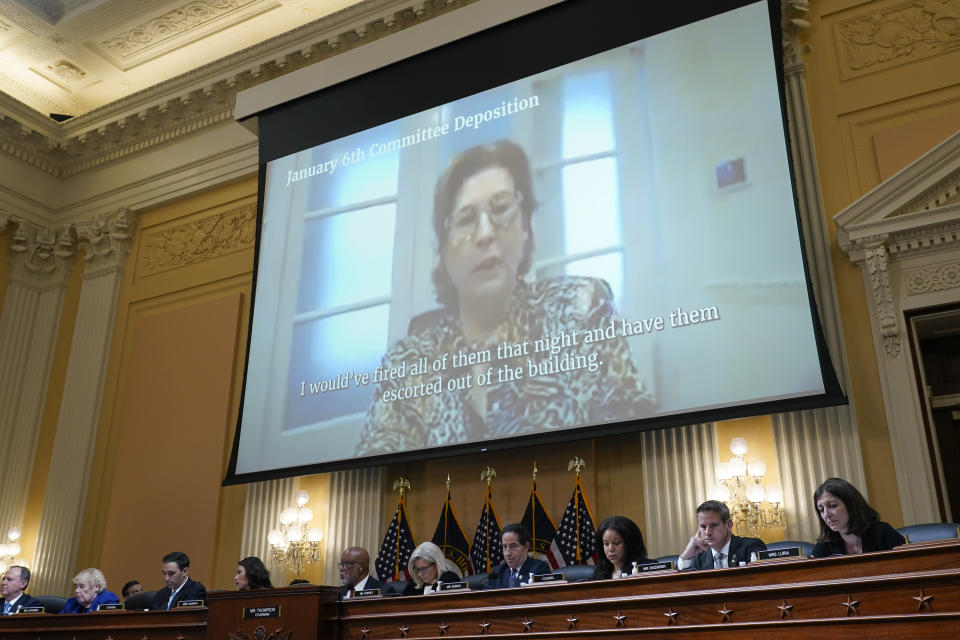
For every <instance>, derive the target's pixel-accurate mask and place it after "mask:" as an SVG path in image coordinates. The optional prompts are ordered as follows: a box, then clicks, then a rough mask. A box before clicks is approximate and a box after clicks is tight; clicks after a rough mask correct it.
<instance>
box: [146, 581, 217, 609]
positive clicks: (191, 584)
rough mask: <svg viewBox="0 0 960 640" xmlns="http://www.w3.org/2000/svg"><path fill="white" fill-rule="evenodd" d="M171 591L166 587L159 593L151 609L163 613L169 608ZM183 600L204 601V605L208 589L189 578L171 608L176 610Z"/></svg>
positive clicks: (154, 598)
mask: <svg viewBox="0 0 960 640" xmlns="http://www.w3.org/2000/svg"><path fill="white" fill-rule="evenodd" d="M170 593H171V589H170V587H164V588H163V589H160V591H157V595H155V596H154V597H153V606H152V607H150V608H151V609H153V610H154V611H158V610H159V611H162V610H164V609H166V608H167V600H169V599H170ZM181 600H203V603H204V604H206V603H207V588H206V587H204V586H203V585H202V584H200V583H199V582H197V581H196V580H191V579H190V578H187V581H186V582H185V583H184V584H183V586H182V587H180V591H178V592H177V596H176V597H175V598H174V599H173V602H171V603H170V608H171V609H175V608H176V607H177V603H178V602H180V601H181Z"/></svg>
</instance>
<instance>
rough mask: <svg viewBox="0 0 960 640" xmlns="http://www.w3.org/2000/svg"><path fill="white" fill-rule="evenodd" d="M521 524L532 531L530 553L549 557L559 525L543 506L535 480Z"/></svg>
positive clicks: (545, 557) (541, 557)
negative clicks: (551, 544) (548, 553)
mask: <svg viewBox="0 0 960 640" xmlns="http://www.w3.org/2000/svg"><path fill="white" fill-rule="evenodd" d="M520 524H522V525H523V526H524V527H526V529H527V531H529V532H530V555H532V556H534V557H535V558H539V559H541V560H546V559H547V552H548V551H549V550H550V543H551V542H552V541H553V538H554V537H555V536H556V535H557V526H556V525H555V524H553V520H552V519H551V518H550V516H549V515H548V514H547V510H546V509H544V508H543V500H541V499H540V493H539V492H538V491H537V482H536V480H534V481H533V488H532V489H531V490H530V499H529V500H528V501H527V510H526V511H524V512H523V518H521V519H520Z"/></svg>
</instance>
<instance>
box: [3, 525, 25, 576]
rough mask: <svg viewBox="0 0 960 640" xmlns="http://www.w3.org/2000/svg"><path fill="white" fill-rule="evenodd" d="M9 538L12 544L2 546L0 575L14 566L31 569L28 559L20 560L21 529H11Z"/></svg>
mask: <svg viewBox="0 0 960 640" xmlns="http://www.w3.org/2000/svg"><path fill="white" fill-rule="evenodd" d="M7 538H8V539H9V540H10V542H6V543H4V544H0V573H4V572H5V571H6V570H7V569H9V568H10V567H11V566H13V565H17V566H20V567H27V568H28V569H29V568H30V565H29V564H28V563H27V560H26V558H18V557H17V556H19V555H20V551H21V548H20V543H19V542H17V541H18V540H19V539H20V527H10V529H9V531H7Z"/></svg>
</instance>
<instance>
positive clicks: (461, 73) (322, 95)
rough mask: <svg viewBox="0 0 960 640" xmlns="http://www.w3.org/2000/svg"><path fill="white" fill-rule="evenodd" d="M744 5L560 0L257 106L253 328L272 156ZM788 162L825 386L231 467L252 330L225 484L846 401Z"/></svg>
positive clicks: (773, 14) (740, 1)
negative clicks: (394, 449)
mask: <svg viewBox="0 0 960 640" xmlns="http://www.w3.org/2000/svg"><path fill="white" fill-rule="evenodd" d="M750 4H754V2H753V1H750V0H722V1H713V2H690V3H682V4H680V5H672V6H670V7H669V8H666V7H662V6H646V5H645V6H644V9H643V19H638V18H637V9H636V4H635V3H634V2H633V1H632V0H603V1H601V2H598V1H597V0H567V1H566V2H562V3H559V4H555V5H552V6H549V7H546V8H544V9H541V10H539V11H536V12H534V13H531V14H528V15H525V16H521V17H519V18H516V19H514V20H511V21H509V22H505V23H502V24H499V25H496V26H494V27H490V28H487V29H484V30H481V31H479V32H477V33H474V34H472V35H470V36H467V37H465V38H462V39H459V40H455V41H453V42H450V43H447V44H444V45H441V46H439V47H436V48H434V49H431V50H429V51H425V52H423V53H420V54H417V55H414V56H411V57H408V58H405V59H403V60H399V61H396V62H393V63H390V64H387V65H385V66H383V67H380V68H377V69H375V70H373V71H370V72H367V73H364V74H362V75H359V76H356V77H354V78H350V79H349V80H345V81H342V82H338V83H336V84H333V85H331V86H328V87H325V88H323V89H320V90H318V91H316V92H313V93H310V94H307V95H304V96H302V97H299V98H296V99H294V100H291V101H289V102H286V103H283V104H279V105H277V106H275V107H271V108H269V109H266V110H264V111H261V112H259V113H258V114H256V116H257V118H258V125H259V139H260V165H259V182H258V195H257V233H256V247H255V257H254V270H253V285H252V289H251V291H252V293H251V305H250V317H249V323H250V324H249V326H250V327H251V329H252V326H253V320H254V318H253V316H254V307H255V302H256V288H257V276H258V264H259V257H260V242H261V237H260V236H261V223H262V216H263V206H264V202H263V198H264V193H265V180H266V164H267V162H269V161H271V160H274V159H276V158H281V157H284V156H286V155H288V154H290V153H294V152H296V151H299V150H302V149H305V148H310V147H312V146H315V145H318V144H321V143H323V142H327V141H330V140H335V139H338V138H341V137H344V136H347V135H350V134H353V133H357V132H359V131H363V130H366V129H368V128H370V127H373V126H376V125H379V124H383V123H385V122H390V121H392V120H395V119H398V118H402V117H404V116H406V115H409V114H411V113H417V112H419V111H422V110H424V109H428V108H431V107H433V106H436V105H439V104H445V103H448V102H452V101H454V100H456V99H458V98H462V97H464V96H467V95H472V94H475V93H478V92H481V91H484V90H486V89H490V88H493V87H497V86H500V85H503V84H506V83H509V82H512V81H515V80H518V79H521V78H525V77H527V76H530V75H533V74H536V73H539V72H542V71H545V70H548V69H552V68H554V67H557V66H561V65H563V64H566V63H568V62H573V61H575V60H579V59H581V58H584V57H588V56H591V55H594V54H596V53H600V52H603V51H606V50H609V49H612V48H615V47H618V46H621V45H624V44H628V43H630V42H634V41H636V40H640V39H643V38H646V37H649V36H651V35H655V34H657V33H661V32H663V31H668V30H670V29H674V28H676V27H679V26H683V25H685V24H689V23H691V22H695V21H697V20H702V19H705V18H709V17H711V16H714V15H717V14H720V13H724V12H727V11H730V10H732V9H736V8H739V7H742V6H746V5H750ZM766 5H767V8H768V14H769V20H770V30H771V36H772V37H771V43H772V49H773V50H772V51H771V55H773V56H774V60H775V61H776V64H775V65H774V67H775V69H776V76H777V85H778V91H779V101H780V108H781V117H782V126H783V139H784V144H785V151H786V153H787V157H788V158H793V154H792V153H791V149H790V146H789V128H788V126H787V118H786V114H787V108H786V91H785V83H784V72H783V64H782V59H783V58H782V42H781V40H782V31H781V18H780V6H779V2H778V1H777V0H767V1H766ZM557 42H563V43H564V44H565V47H564V48H562V49H560V48H557V47H556V46H555V45H556V43H557ZM566 45H569V46H566ZM437 78H443V82H437V81H436V79H437ZM398 79H400V80H398ZM387 94H388V95H389V96H390V98H391V99H390V100H385V99H384V96H385V95H387ZM326 113H336V116H337V117H331V118H325V117H317V114H326ZM291 123H293V124H291ZM788 164H789V171H790V177H791V184H792V192H793V199H794V210H795V212H796V218H797V219H796V230H797V234H798V236H799V238H800V253H801V256H802V261H803V265H802V267H803V273H804V279H805V283H806V288H807V295H808V299H809V301H810V314H811V324H812V328H813V333H814V339H815V343H816V347H817V351H818V358H819V362H820V372H821V377H822V380H823V384H824V392H823V393H822V394H819V395H813V396H805V397H798V398H788V399H780V400H774V401H767V402H756V403H749V404H739V405H735V406H729V407H721V408H713V409H706V410H699V411H690V412H683V413H676V414H670V415H662V416H655V417H652V418H646V419H642V420H627V421H623V422H616V423H604V424H599V425H587V426H581V427H576V428H567V429H561V430H556V431H549V432H541V433H536V434H529V435H523V436H514V437H511V438H503V439H500V440H490V441H484V442H479V443H478V442H471V443H463V444H456V445H449V446H445V447H437V448H429V449H423V450H415V451H406V452H401V453H390V454H382V455H377V456H371V457H362V458H352V459H341V460H336V461H329V462H320V463H314V464H307V465H298V466H291V467H283V468H276V469H270V470H263V471H254V472H245V473H237V471H236V466H237V459H238V452H239V444H240V429H241V424H240V423H241V421H242V416H243V395H242V394H243V390H244V389H245V388H246V383H247V373H248V371H247V367H248V363H249V356H250V346H251V345H250V341H251V337H252V333H253V332H252V330H251V331H248V336H247V345H246V353H245V359H244V372H243V385H242V387H241V399H240V405H239V411H238V416H237V425H236V430H235V433H234V438H233V444H232V452H231V456H230V461H229V465H228V470H227V473H226V477H225V479H224V484H225V485H230V484H239V483H245V482H253V481H261V480H267V479H273V478H280V477H289V476H294V475H305V474H312V473H319V472H325V471H334V470H345V469H353V468H361V467H368V466H375V465H383V464H393V463H399V462H417V461H421V460H427V459H434V458H440V457H447V456H456V455H467V454H473V453H483V452H488V451H497V450H503V449H507V448H514V447H532V446H536V445H541V444H547V443H557V442H569V441H575V440H583V439H585V438H588V439H593V438H602V437H610V436H619V435H624V434H628V433H636V432H640V431H646V430H653V429H661V428H669V427H675V426H681V425H688V424H697V423H702V422H709V421H721V420H728V419H732V418H742V417H748V416H756V415H765V414H770V413H781V412H790V411H797V410H804V409H811V408H819V407H828V406H836V405H840V404H845V403H847V402H848V400H847V398H846V396H845V394H844V392H843V390H842V388H841V386H840V383H839V379H838V377H837V374H836V371H835V369H834V367H833V365H832V361H831V358H830V354H829V352H828V349H827V345H826V340H825V339H824V334H823V328H822V325H821V322H820V318H819V314H818V312H817V308H816V298H815V296H814V292H813V284H812V279H811V274H810V266H809V261H808V258H807V253H806V243H805V242H804V238H803V225H802V223H801V220H800V207H799V201H798V197H797V189H796V177H795V168H794V166H793V164H792V162H790V163H788Z"/></svg>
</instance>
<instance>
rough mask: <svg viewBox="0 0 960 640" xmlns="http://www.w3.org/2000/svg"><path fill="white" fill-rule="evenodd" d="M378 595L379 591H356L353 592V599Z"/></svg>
mask: <svg viewBox="0 0 960 640" xmlns="http://www.w3.org/2000/svg"><path fill="white" fill-rule="evenodd" d="M378 595H380V589H358V590H357V591H354V592H353V597H354V598H369V597H371V596H378Z"/></svg>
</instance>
